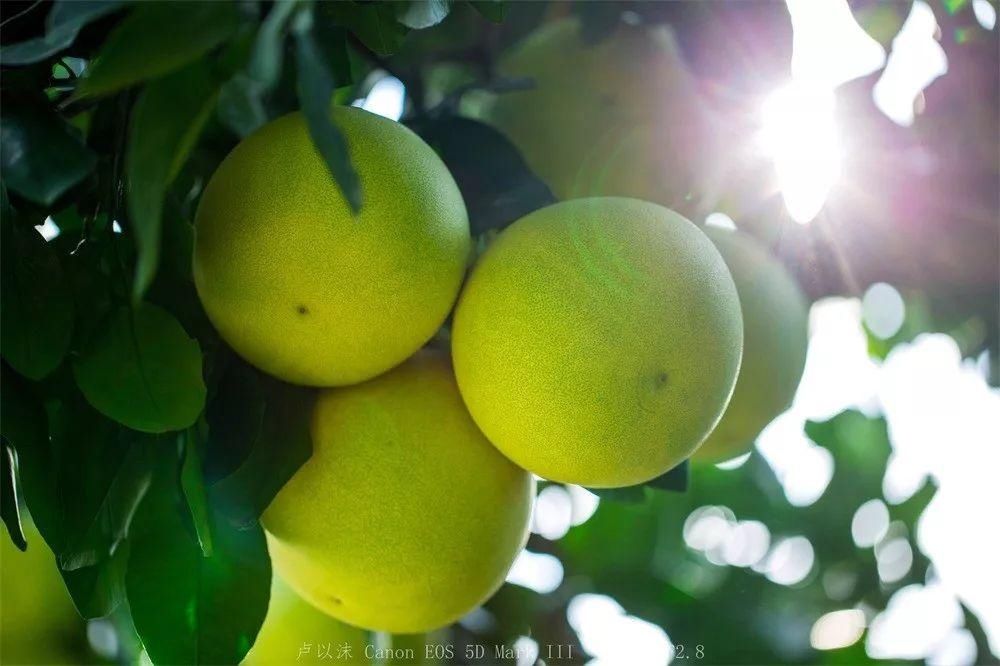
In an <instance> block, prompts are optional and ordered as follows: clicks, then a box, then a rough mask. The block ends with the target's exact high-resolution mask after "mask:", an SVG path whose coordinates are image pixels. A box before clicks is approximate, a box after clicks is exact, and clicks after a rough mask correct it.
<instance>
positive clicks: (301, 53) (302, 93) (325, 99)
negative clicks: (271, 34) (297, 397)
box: [295, 13, 361, 213]
mask: <svg viewBox="0 0 1000 666" xmlns="http://www.w3.org/2000/svg"><path fill="white" fill-rule="evenodd" d="M295 54H296V57H297V60H298V67H299V71H298V95H299V102H300V103H301V105H302V113H303V115H304V116H305V118H306V123H307V124H308V126H309V134H310V135H311V136H312V139H313V142H314V143H315V144H316V149H317V150H319V153H320V155H322V156H323V160H324V161H325V162H326V166H327V168H328V169H329V170H330V174H331V175H332V176H333V179H334V181H335V182H336V183H337V186H338V187H340V191H341V192H342V193H343V194H344V198H345V199H346V200H347V203H348V204H349V205H350V206H351V210H353V211H354V212H355V213H357V212H358V211H359V210H361V182H360V181H359V180H358V175H357V173H355V171H354V167H353V166H352V165H351V157H350V154H349V153H348V149H347V140H346V139H345V138H344V135H343V134H341V132H340V130H339V129H338V128H337V126H336V124H335V123H334V122H333V119H332V116H331V107H332V104H333V93H334V91H335V89H336V83H335V81H334V79H333V73H332V71H331V69H330V67H329V63H327V62H326V60H325V59H324V58H323V57H322V51H321V50H320V47H319V45H318V44H317V41H316V40H315V39H314V37H313V32H312V22H311V20H310V19H309V15H308V14H305V13H303V14H300V15H299V16H298V17H296V28H295Z"/></svg>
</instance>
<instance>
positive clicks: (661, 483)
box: [645, 460, 691, 493]
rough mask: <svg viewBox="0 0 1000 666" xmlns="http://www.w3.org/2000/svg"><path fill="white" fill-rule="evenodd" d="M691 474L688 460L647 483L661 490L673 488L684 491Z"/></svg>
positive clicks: (680, 491) (675, 490) (676, 490)
mask: <svg viewBox="0 0 1000 666" xmlns="http://www.w3.org/2000/svg"><path fill="white" fill-rule="evenodd" d="M690 475H691V471H690V465H689V463H688V461H687V460H684V461H683V462H681V464H680V465H677V467H674V468H673V469H671V470H670V471H668V472H666V473H665V474H661V475H660V476H658V477H656V478H655V479H653V480H652V481H647V482H646V483H645V485H647V486H649V487H650V488H657V489H659V490H672V491H674V492H679V493H682V492H684V491H686V490H687V489H688V478H689V477H690Z"/></svg>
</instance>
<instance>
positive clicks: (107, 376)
mask: <svg viewBox="0 0 1000 666" xmlns="http://www.w3.org/2000/svg"><path fill="white" fill-rule="evenodd" d="M73 374H74V376H75V377H76V383H77V385H78V386H79V387H80V390H81V391H82V392H83V395H84V396H85V397H86V398H87V401H88V402H89V403H90V404H91V405H93V406H94V407H95V408H96V409H97V410H98V411H100V412H101V413H102V414H105V415H106V416H108V417H110V418H112V419H115V420H116V421H118V422H119V423H122V424H124V425H126V426H128V427H129V428H132V429H133V430H139V431H141V432H151V433H159V432H166V431H168V430H182V429H184V428H187V427H189V426H190V425H191V424H192V423H194V421H195V419H197V418H198V414H200V413H201V410H202V408H203V407H204V405H205V383H204V381H203V380H202V376H201V349H200V347H199V346H198V342H197V341H196V340H194V339H192V338H190V337H188V335H187V333H186V332H185V331H184V329H183V328H182V327H181V325H180V324H179V323H178V322H177V320H176V319H174V317H173V316H172V315H171V314H170V313H168V312H166V311H165V310H162V309H160V308H158V307H156V306H154V305H149V304H140V305H138V306H136V307H135V308H132V309H129V308H121V309H119V310H118V312H117V313H116V314H115V315H114V316H113V318H112V320H111V322H110V323H109V325H108V328H107V329H106V330H105V331H104V332H103V333H102V334H101V335H99V336H97V337H96V338H95V339H94V340H92V341H91V343H90V344H89V345H88V346H87V348H85V349H84V350H83V351H82V352H81V354H80V357H79V358H78V359H77V360H76V362H75V363H74V364H73Z"/></svg>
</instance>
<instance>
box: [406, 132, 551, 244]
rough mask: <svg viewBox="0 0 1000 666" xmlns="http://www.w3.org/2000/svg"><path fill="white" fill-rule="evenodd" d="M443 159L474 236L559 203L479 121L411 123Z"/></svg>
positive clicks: (501, 137)
mask: <svg viewBox="0 0 1000 666" xmlns="http://www.w3.org/2000/svg"><path fill="white" fill-rule="evenodd" d="M411 126H412V128H413V130H414V131H415V132H416V133H417V134H419V135H420V136H421V137H423V139H424V140H425V141H427V143H428V144H430V146H431V147H432V148H434V150H435V151H437V153H438V155H440V157H441V160H442V161H443V162H444V163H445V165H446V166H447V167H448V170H449V171H450V172H451V174H452V176H453V177H454V178H455V183H456V184H457V185H458V189H459V190H461V192H462V198H463V199H465V205H466V208H467V209H468V212H469V225H470V226H471V227H472V231H473V233H474V234H481V233H483V232H484V231H488V230H490V229H502V228H504V227H506V226H507V225H508V224H510V223H511V222H513V221H515V220H517V219H519V218H521V217H523V216H524V215H527V214H528V213H530V212H531V211H534V210H537V209H539V208H542V207H544V206H548V205H549V204H551V203H555V197H554V196H553V195H552V192H551V191H550V190H549V188H548V186H547V185H545V183H543V182H542V181H541V180H540V179H539V178H538V177H536V176H535V175H534V174H533V173H532V172H531V169H529V168H528V165H527V164H526V163H525V161H524V158H523V157H521V153H520V152H518V150H517V148H515V147H514V146H513V145H512V144H511V143H510V141H509V140H508V139H507V137H505V136H504V135H503V134H501V133H500V132H498V131H497V130H495V129H493V128H492V127H490V126H488V125H485V124H483V123H481V122H479V121H476V120H470V119H468V118H461V117H458V116H453V115H447V116H443V117H441V118H435V119H426V118H424V119H421V120H418V121H416V122H414V123H411Z"/></svg>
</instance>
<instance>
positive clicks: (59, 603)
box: [0, 0, 1000, 666]
mask: <svg viewBox="0 0 1000 666" xmlns="http://www.w3.org/2000/svg"><path fill="white" fill-rule="evenodd" d="M570 16H572V17H574V20H578V21H580V22H581V25H582V26H583V27H584V30H585V31H586V30H592V31H594V33H595V34H598V33H600V32H601V31H602V30H614V29H616V27H615V26H617V25H619V24H622V23H624V24H626V25H633V26H634V25H640V24H649V25H655V26H657V27H660V28H663V29H666V30H669V31H670V32H671V34H672V35H673V37H674V39H675V40H676V44H677V48H678V51H679V53H680V55H681V57H682V59H683V62H684V65H685V66H686V67H687V69H688V71H689V72H690V74H691V76H692V80H693V81H694V85H695V87H696V91H697V96H696V97H692V98H691V100H690V102H689V103H688V104H687V105H686V106H687V109H688V111H687V112H688V113H690V114H691V116H690V117H671V118H664V119H663V122H664V123H665V124H667V123H673V124H680V125H681V126H685V123H689V124H690V126H691V127H692V128H694V127H695V126H696V125H697V126H702V124H703V123H707V125H705V126H707V128H708V129H703V130H701V131H702V132H704V134H705V135H707V136H708V137H709V139H710V140H709V141H708V142H707V143H706V144H705V145H704V146H702V148H703V150H704V154H705V156H706V160H705V161H706V162H707V163H708V165H709V166H710V167H711V168H710V169H709V170H708V173H709V174H710V176H711V178H710V179H709V180H708V181H707V182H709V183H711V184H712V185H713V186H712V187H704V188H702V191H701V192H700V193H699V195H698V196H697V197H688V198H686V199H684V200H683V201H682V202H680V203H679V204H677V207H678V208H680V209H681V210H682V211H683V212H684V213H685V214H687V215H688V216H689V217H691V219H693V220H694V221H696V222H698V223H705V224H708V225H717V226H723V227H736V228H739V229H741V230H745V231H747V232H748V233H751V234H753V235H755V236H757V237H758V238H761V239H763V240H765V241H766V242H767V244H768V247H770V248H771V250H772V251H773V252H774V254H775V255H776V256H778V257H779V258H780V259H781V260H782V261H783V262H784V263H785V265H786V266H788V267H789V268H790V269H791V270H792V271H793V272H794V273H795V275H796V277H797V278H798V279H799V281H800V283H801V285H802V286H803V288H804V289H805V290H806V292H807V293H808V295H809V296H810V298H811V299H812V300H813V305H812V309H811V314H810V343H809V352H808V360H807V364H806V370H805V374H804V377H803V379H802V382H801V385H800V387H799V390H798V394H797V396H796V398H795V401H794V404H793V405H792V406H791V408H790V409H789V410H788V411H787V412H785V413H784V414H782V415H780V416H779V417H778V418H777V419H775V420H774V421H773V422H772V423H771V424H770V425H769V426H768V427H767V428H766V429H765V430H764V431H763V432H762V433H761V435H760V436H759V438H758V439H757V441H756V443H755V446H754V448H753V449H752V451H751V452H750V453H749V454H747V455H744V456H741V457H739V458H736V459H734V460H730V461H726V462H724V463H721V464H718V465H692V467H691V469H690V479H689V485H688V489H687V491H686V492H662V491H656V490H652V489H645V490H643V491H641V492H640V493H639V495H638V496H636V495H632V496H630V497H622V498H618V500H614V501H613V500H610V499H600V498H598V497H597V496H596V495H594V494H592V493H590V492H588V491H587V490H584V489H582V488H579V487H572V486H563V485H559V484H548V483H544V482H541V483H540V485H539V489H540V490H539V495H538V499H537V502H536V507H535V515H534V519H533V524H532V534H531V538H530V540H529V542H528V546H527V549H526V550H525V551H524V552H523V553H522V554H521V555H520V557H519V558H518V559H517V561H516V562H515V564H514V567H513V569H512V571H511V572H510V575H509V577H508V580H507V584H506V585H504V587H503V588H502V589H501V591H500V592H499V593H498V594H497V595H496V596H495V597H494V598H493V599H491V600H490V601H489V602H488V603H487V604H486V605H485V606H484V607H483V608H481V609H478V610H476V611H475V612H473V613H471V614H470V615H469V616H467V617H465V618H464V619H462V621H461V622H460V623H458V624H457V625H455V626H454V627H452V628H450V629H449V630H446V631H444V632H442V633H440V634H437V635H434V636H432V637H428V638H425V639H420V640H418V641H415V643H416V644H420V645H422V644H423V643H424V642H429V644H431V645H433V644H450V645H453V646H454V648H455V655H454V657H453V658H452V661H455V662H457V663H494V662H500V661H503V662H504V663H516V664H518V665H519V666H521V665H523V666H528V665H531V664H535V663H539V662H544V663H548V664H558V663H595V664H623V665H625V664H628V665H640V664H666V663H669V662H671V661H676V662H677V663H684V662H686V661H691V662H702V663H716V664H759V663H831V664H834V663H843V664H859V663H869V662H881V661H886V662H890V663H902V662H925V663H928V664H932V665H939V666H964V665H968V664H988V663H997V657H998V655H1000V565H998V562H1000V556H998V554H1000V529H998V527H1000V521H998V517H997V513H998V508H1000V483H998V482H997V480H998V475H1000V391H998V389H997V388H996V387H997V383H998V353H997V350H998V336H1000V333H998V324H997V322H998V309H1000V297H998V286H1000V275H998V273H1000V258H998V256H1000V185H998V174H1000V171H998V164H1000V133H998V126H1000V119H998V114H1000V41H998V33H997V27H996V22H997V6H996V3H995V2H994V1H993V0H927V1H924V0H917V1H915V2H874V1H859V2H850V3H848V2H846V1H845V0H787V2H786V3H782V2H777V1H774V2H770V1H768V2H755V1H752V0H741V1H732V2H727V1H722V0H720V1H716V2H705V3H693V2H677V3H672V2H662V3H653V2H622V3H600V2H588V3H577V4H568V3H543V2H529V3H508V5H507V16H506V19H505V21H504V22H503V23H502V24H500V25H489V24H486V23H485V22H484V21H483V20H482V18H481V17H479V16H477V15H475V13H474V12H473V11H472V10H471V9H469V8H467V7H465V6H464V5H463V6H461V7H459V6H458V5H456V6H455V7H453V8H452V11H451V14H450V15H449V16H448V17H447V18H446V19H445V20H444V21H443V22H442V23H440V24H439V25H437V26H435V27H433V28H430V29H428V30H425V31H421V32H420V33H419V34H414V35H412V36H411V39H410V41H409V42H408V43H407V44H406V45H404V47H403V48H402V49H401V50H400V51H399V52H398V53H397V54H395V55H393V56H391V57H387V58H385V60H384V62H382V63H381V64H382V66H381V67H375V68H372V70H371V71H370V72H369V73H367V74H366V76H365V77H364V82H363V84H362V85H359V86H356V89H355V90H354V95H353V97H354V99H355V101H354V102H353V103H354V104H355V105H359V106H362V107H364V108H366V109H368V110H370V111H373V112H375V113H379V114H381V115H384V116H387V117H390V118H394V119H401V120H402V121H403V122H407V121H408V118H410V117H412V116H415V115H420V113H421V112H422V111H425V110H426V109H427V108H429V107H430V108H433V107H435V106H436V105H440V104H454V105H456V106H457V108H458V109H459V111H460V113H461V114H462V115H466V116H469V117H478V116H479V115H480V114H481V112H482V111H481V109H482V108H484V106H488V105H489V104H490V103H491V99H492V97H491V96H495V95H502V94H503V93H502V92H498V89H501V88H503V84H502V82H501V84H499V85H494V86H493V87H492V90H490V89H477V88H476V87H475V86H470V85H469V82H470V81H474V80H476V79H477V78H481V70H482V69H483V68H486V69H487V70H489V69H491V68H492V64H491V63H492V62H493V60H494V59H495V57H496V56H497V54H499V53H502V52H504V51H505V50H506V49H508V48H510V47H511V46H512V45H514V44H517V43H518V42H519V41H520V40H522V39H523V38H524V37H525V36H526V35H528V34H530V33H531V32H532V31H533V30H535V29H536V28H537V27H538V26H539V25H541V24H544V23H546V22H550V21H552V20H555V19H558V18H566V17H570ZM609 26H610V27H609ZM417 53H420V54H421V55H420V56H419V57H418V56H417V55H416V54H417ZM427 53H438V54H440V57H439V58H433V57H432V58H428V57H426V54H427ZM649 74H650V76H655V75H656V73H655V72H652V73H649ZM650 85H651V86H653V85H655V84H654V83H650ZM223 124H225V123H224V119H223ZM692 131H694V130H692ZM43 232H44V233H46V235H47V237H49V238H53V237H55V236H56V235H57V234H58V233H59V228H58V226H57V225H56V224H55V223H54V222H53V221H51V220H49V222H47V224H46V226H45V227H44V228H43ZM619 500H620V501H619ZM9 545H10V544H8V543H7V541H6V540H4V545H3V548H4V552H3V569H2V575H3V580H2V592H3V599H2V603H3V604H4V605H7V604H12V605H13V604H17V605H19V606H22V607H25V606H24V605H23V604H24V602H22V601H19V600H18V599H24V598H34V599H36V602H37V604H38V605H39V606H40V609H44V612H42V611H41V610H39V614H38V619H30V618H27V616H24V617H22V618H21V619H20V620H19V621H18V622H16V623H15V622H12V620H11V616H10V615H5V616H4V623H3V626H2V628H0V637H2V641H3V645H2V649H3V652H4V654H5V661H6V662H7V663H28V662H30V661H35V662H37V663H82V662H89V661H132V660H134V659H140V658H141V655H138V646H137V645H136V644H135V641H134V639H127V637H128V632H127V631H126V632H123V631H121V630H120V627H119V626H118V625H117V624H116V622H115V620H114V618H112V619H102V620H94V621H90V622H89V623H85V622H84V621H83V620H79V619H78V618H76V617H75V615H74V614H72V608H71V606H70V602H69V597H68V595H67V594H66V593H65V589H64V588H62V587H61V581H60V580H59V578H58V574H57V573H56V571H55V569H54V568H53V567H51V566H49V571H48V573H49V574H51V576H50V578H52V580H48V579H46V577H45V575H43V574H42V573H39V574H38V575H31V576H29V575H27V574H25V573H24V572H25V569H23V568H18V567H20V566H22V565H20V564H19V562H20V561H21V560H23V559H24V558H30V557H35V558H39V557H41V558H45V557H46V556H47V558H48V562H47V564H48V565H51V554H48V555H47V554H46V553H44V552H39V550H38V549H36V550H35V551H34V553H33V554H32V553H31V552H30V551H29V553H28V554H21V553H18V552H16V551H14V550H13V548H9ZM23 566H28V565H23ZM39 571H41V569H39ZM50 583H51V584H50ZM18 595H20V596H18ZM60 609H62V610H68V612H66V613H63V612H62V611H61V610H60ZM317 631H319V632H320V633H321V632H322V629H318V630H317ZM123 637H125V638H123ZM354 638H356V637H353V638H351V637H349V638H345V639H342V640H341V638H339V637H338V638H337V639H336V640H335V641H334V642H335V643H337V644H340V643H341V642H343V641H350V640H353V639H354ZM367 638H368V639H370V640H376V639H377V640H378V641H382V644H385V645H391V644H392V640H393V639H392V638H389V637H375V638H371V637H367ZM331 640H333V639H331ZM364 640H365V639H362V643H363V642H364ZM399 640H403V641H404V642H406V641H407V640H410V639H406V638H404V639H397V644H399ZM498 644H499V645H507V646H510V647H511V648H512V652H510V653H508V654H505V655H504V659H500V658H498V657H497V656H496V654H495V653H494V652H493V650H494V647H493V646H495V645H498ZM38 645H44V646H46V650H44V651H38V650H35V649H28V647H24V646H38ZM19 646H20V647H19ZM477 646H486V648H485V649H486V651H485V652H483V653H481V652H480V651H479V648H478V647H477ZM553 646H564V647H562V648H559V650H560V653H559V654H556V653H555V652H553V650H554V649H555V648H554V647H553ZM362 650H363V648H361V649H358V648H356V649H355V650H354V655H355V657H359V653H360V652H361V651H362ZM251 656H253V653H251ZM334 657H336V651H334V653H333V655H332V656H330V659H333V663H337V660H336V659H334ZM359 658H360V657H359ZM323 659H324V658H323V657H322V656H321V655H320V654H319V653H318V652H317V651H316V650H315V649H313V650H311V651H310V652H309V653H308V654H305V655H299V659H297V660H296V661H317V660H323ZM38 660H41V661H38ZM366 663H367V662H366Z"/></svg>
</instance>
